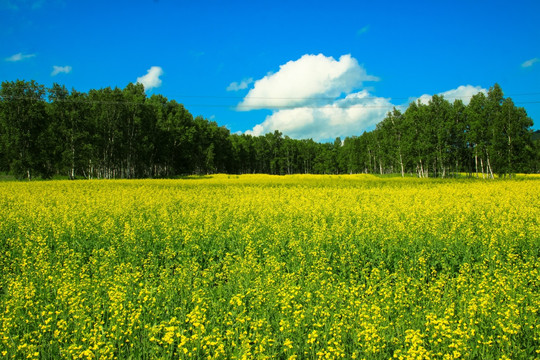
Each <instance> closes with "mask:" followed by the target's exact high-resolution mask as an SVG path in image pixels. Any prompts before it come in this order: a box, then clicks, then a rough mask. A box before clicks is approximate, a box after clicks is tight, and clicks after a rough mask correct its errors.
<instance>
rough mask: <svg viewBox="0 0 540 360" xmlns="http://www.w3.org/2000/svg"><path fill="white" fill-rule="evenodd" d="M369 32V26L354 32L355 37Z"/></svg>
mask: <svg viewBox="0 0 540 360" xmlns="http://www.w3.org/2000/svg"><path fill="white" fill-rule="evenodd" d="M368 31H369V25H366V26H364V27H363V28H361V29H360V30H358V31H357V32H356V36H361V35H363V34H365V33H367V32H368Z"/></svg>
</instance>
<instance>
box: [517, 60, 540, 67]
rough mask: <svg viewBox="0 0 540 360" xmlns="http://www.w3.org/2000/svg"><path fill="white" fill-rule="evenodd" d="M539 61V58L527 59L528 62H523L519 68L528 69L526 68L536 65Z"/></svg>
mask: <svg viewBox="0 0 540 360" xmlns="http://www.w3.org/2000/svg"><path fill="white" fill-rule="evenodd" d="M539 61H540V59H539V58H533V59H529V60H527V61H525V62H523V64H521V67H523V68H528V67H531V66H533V65H534V64H535V63H537V62H539Z"/></svg>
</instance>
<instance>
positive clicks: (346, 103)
mask: <svg viewBox="0 0 540 360" xmlns="http://www.w3.org/2000/svg"><path fill="white" fill-rule="evenodd" d="M391 108H392V104H391V103H390V101H389V100H388V99H386V98H381V97H373V96H371V95H370V94H369V92H368V91H366V90H363V91H360V92H356V93H352V94H349V95H347V96H346V97H345V98H344V99H339V100H336V101H334V102H333V103H331V104H327V105H324V106H320V107H319V106H317V107H315V106H312V107H310V106H300V107H296V108H292V109H285V110H280V111H276V112H274V113H273V114H271V115H269V116H267V117H266V119H265V120H264V122H262V123H261V124H258V125H255V126H254V127H253V129H252V130H249V131H247V132H246V133H247V134H252V135H255V136H257V135H262V134H265V133H268V132H273V131H274V130H279V131H282V132H283V133H284V134H286V135H289V136H291V137H293V138H296V139H307V138H312V139H314V140H316V141H324V140H331V139H334V138H336V137H337V136H341V137H346V136H352V135H360V134H361V133H362V132H363V131H364V130H365V129H367V128H370V127H373V126H374V125H375V124H377V123H378V122H379V121H381V120H382V119H383V118H384V116H385V115H386V113H387V112H388V111H390V110H391Z"/></svg>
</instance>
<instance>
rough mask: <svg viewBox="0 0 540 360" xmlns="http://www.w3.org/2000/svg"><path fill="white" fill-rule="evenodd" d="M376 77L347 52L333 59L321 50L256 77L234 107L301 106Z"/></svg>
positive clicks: (346, 91) (243, 108) (334, 96)
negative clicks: (249, 88) (244, 95)
mask: <svg viewBox="0 0 540 360" xmlns="http://www.w3.org/2000/svg"><path fill="white" fill-rule="evenodd" d="M378 80H379V79H378V78H377V77H375V76H371V75H368V74H367V73H366V71H365V70H364V68H363V67H362V66H360V65H359V64H358V62H357V61H356V59H354V58H353V57H351V55H343V56H341V57H340V58H339V60H337V61H336V60H335V59H334V58H333V57H326V56H324V55H323V54H319V55H304V56H302V57H301V58H300V59H298V60H296V61H289V62H288V63H286V64H284V65H281V66H280V68H279V71H278V72H276V73H274V74H268V75H267V76H265V77H263V78H262V79H260V80H257V81H256V82H255V85H254V87H253V89H251V90H250V91H249V93H248V94H247V95H246V97H245V98H244V100H243V101H242V102H241V103H240V104H239V105H238V107H237V109H238V110H252V109H268V108H270V109H273V108H276V107H277V108H279V107H296V106H304V105H308V104H313V103H314V102H320V98H327V100H328V98H329V100H332V99H334V98H337V97H339V96H340V95H342V94H347V93H350V92H351V91H352V90H354V89H358V88H360V87H361V85H362V82H364V81H378ZM314 98H315V99H314ZM317 98H318V99H317Z"/></svg>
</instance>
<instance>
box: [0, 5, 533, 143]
mask: <svg viewBox="0 0 540 360" xmlns="http://www.w3.org/2000/svg"><path fill="white" fill-rule="evenodd" d="M0 44H2V45H1V46H0V80H1V81H6V80H7V81H12V80H16V79H25V80H31V79H33V80H36V81H37V82H39V83H41V84H44V85H46V86H50V85H52V83H53V82H57V83H59V84H64V85H66V86H67V87H68V88H70V89H71V88H75V89H76V90H78V91H88V90H89V89H99V88H104V87H108V86H111V87H115V86H118V87H121V88H123V87H125V86H126V85H127V84H128V83H129V82H136V81H137V80H139V81H140V82H143V83H144V84H145V86H146V92H147V94H148V95H151V94H154V93H158V94H162V95H164V96H166V97H168V98H169V99H174V100H176V101H178V102H180V103H183V104H184V105H185V106H186V108H187V109H188V110H189V111H190V112H191V113H192V114H194V115H195V116H196V115H202V116H203V117H205V118H208V119H211V120H213V121H216V122H217V123H218V124H219V125H223V126H227V127H228V128H229V129H230V130H231V131H232V132H246V131H247V132H248V133H253V134H260V133H265V132H268V131H273V130H275V129H278V130H281V131H282V132H284V133H285V134H288V135H290V136H291V137H295V138H308V137H311V138H314V139H316V140H321V141H324V140H328V139H332V138H335V137H336V136H341V137H344V136H350V135H359V134H361V133H362V132H363V131H364V130H371V129H372V128H373V127H374V125H375V124H376V123H377V122H378V121H380V120H382V118H383V117H384V115H385V113H386V112H387V111H389V110H391V108H392V106H400V105H403V104H407V103H408V102H409V101H412V100H414V99H416V98H421V99H428V98H429V96H430V95H433V94H444V95H445V96H446V97H447V98H448V99H449V100H451V101H453V99H454V98H461V99H462V100H464V101H465V102H467V100H468V99H469V98H470V96H471V95H472V94H474V93H476V92H478V91H486V90H487V89H488V88H489V87H490V86H492V85H493V84H494V83H496V82H497V83H499V84H500V85H501V87H502V89H503V91H504V93H505V95H506V96H507V97H511V98H512V99H513V100H514V102H515V103H516V104H517V105H518V106H523V107H524V108H525V109H526V110H527V113H528V114H529V116H530V117H531V118H532V119H533V121H535V125H534V128H535V129H539V128H540V126H539V124H540V86H539V84H540V2H539V1H537V0H535V1H519V0H517V1H512V2H508V1H504V2H503V1H448V2H442V1H416V2H403V1H369V2H367V1H366V2H364V1H339V0H335V1H278V0H273V1H170V0H159V1H156V0H154V1H152V0H144V1H142V0H141V1H137V0H131V1H111V0H110V1H99V0H93V1H85V0H77V1H67V0H64V1H61V0H49V1H36V0H21V1H16V0H0ZM426 101H427V100H426Z"/></svg>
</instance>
